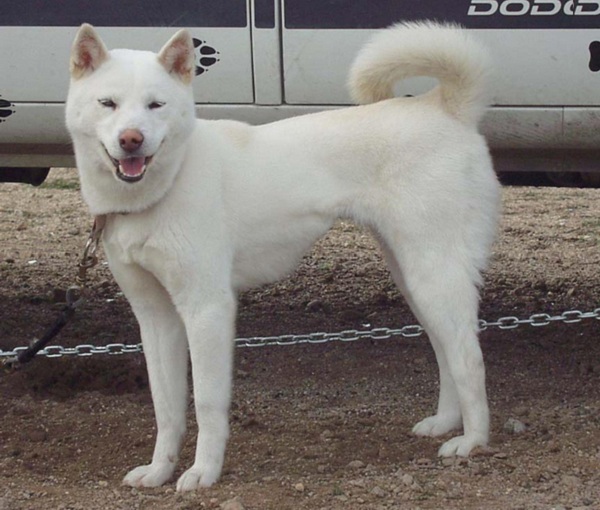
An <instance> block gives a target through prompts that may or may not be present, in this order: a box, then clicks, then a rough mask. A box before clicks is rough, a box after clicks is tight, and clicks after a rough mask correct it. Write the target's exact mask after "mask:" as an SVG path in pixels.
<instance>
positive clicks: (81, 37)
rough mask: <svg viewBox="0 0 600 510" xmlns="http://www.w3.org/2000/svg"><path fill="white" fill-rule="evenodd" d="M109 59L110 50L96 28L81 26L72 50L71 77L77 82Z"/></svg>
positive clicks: (86, 25)
mask: <svg viewBox="0 0 600 510" xmlns="http://www.w3.org/2000/svg"><path fill="white" fill-rule="evenodd" d="M108 58H109V55H108V50H107V49H106V46H104V43H103V42H102V39H100V37H99V36H98V34H97V33H96V31H95V30H94V27H93V26H92V25H88V24H87V23H84V24H83V25H81V27H80V28H79V30H78V32H77V35H76V36H75V40H74V41H73V48H72V50H71V65H70V69H71V76H72V77H73V78H74V79H76V80H77V79H79V78H81V77H83V76H85V75H86V74H89V73H91V72H93V71H95V70H96V69H98V67H100V66H101V65H102V63H103V62H105V61H106V60H108Z"/></svg>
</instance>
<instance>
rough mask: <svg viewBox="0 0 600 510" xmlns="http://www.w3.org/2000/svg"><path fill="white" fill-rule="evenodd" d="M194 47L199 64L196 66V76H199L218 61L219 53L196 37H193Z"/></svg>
mask: <svg viewBox="0 0 600 510" xmlns="http://www.w3.org/2000/svg"><path fill="white" fill-rule="evenodd" d="M194 48H196V53H197V54H198V55H199V61H198V63H199V64H200V65H197V66H196V76H199V75H201V74H202V73H204V72H206V71H208V68H209V67H211V66H213V65H215V64H216V63H217V62H218V61H219V55H220V53H219V52H218V51H217V50H215V49H214V48H213V47H212V46H209V45H208V44H206V41H201V40H200V39H196V38H194Z"/></svg>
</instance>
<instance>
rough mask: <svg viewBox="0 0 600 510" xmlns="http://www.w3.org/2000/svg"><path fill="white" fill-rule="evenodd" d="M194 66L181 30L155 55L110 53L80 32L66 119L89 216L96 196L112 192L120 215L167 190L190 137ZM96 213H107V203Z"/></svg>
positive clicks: (86, 30)
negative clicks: (142, 196)
mask: <svg viewBox="0 0 600 510" xmlns="http://www.w3.org/2000/svg"><path fill="white" fill-rule="evenodd" d="M194 68H195V63H194V45H193V41H192V38H191V36H190V34H189V33H188V32H187V31H186V30H180V31H179V32H177V33H176V34H175V35H174V36H173V37H172V38H171V39H170V40H169V41H168V42H167V43H166V44H165V45H164V47H163V48H162V49H161V51H160V52H159V53H158V54H156V53H151V52H147V51H135V50H112V51H110V52H109V51H108V50H107V49H106V46H105V45H104V43H103V42H102V40H101V39H100V37H99V36H98V34H97V33H96V31H95V30H94V28H93V27H92V26H90V25H87V24H86V25H82V26H81V28H80V29H79V31H78V32H77V35H76V37H75V41H74V43H73V48H72V52H71V62H70V70H71V85H70V88H69V94H68V98H67V104H66V120H67V127H68V129H69V132H70V133H71V137H72V139H73V144H74V147H75V154H76V157H77V164H78V167H79V170H80V174H81V178H82V190H83V193H84V197H85V198H86V199H87V201H88V204H89V205H90V206H91V207H92V209H93V210H94V212H96V213H98V211H97V209H98V207H97V206H98V205H99V204H97V203H96V202H97V201H98V200H96V198H94V197H95V195H98V194H99V193H101V194H103V195H104V201H105V202H113V201H114V200H113V199H114V198H115V197H114V194H115V193H117V194H119V195H120V199H121V200H125V203H122V204H121V207H120V208H119V209H121V210H123V211H129V210H136V209H139V208H141V207H142V205H143V204H137V203H135V202H137V201H136V200H135V195H140V196H141V195H142V194H143V195H144V198H143V201H146V202H148V203H146V204H145V205H150V203H151V202H152V201H153V197H152V195H153V194H154V193H153V192H152V190H155V193H158V192H159V188H161V186H162V187H164V185H167V186H168V185H170V182H172V180H173V178H174V175H173V173H176V171H177V166H178V164H177V163H178V162H180V161H181V159H180V158H178V157H177V156H176V153H177V151H178V150H179V152H181V150H180V149H181V146H182V145H183V144H184V143H185V141H186V140H187V138H188V136H189V135H190V133H191V132H192V131H193V122H194V101H193V96H192V87H191V82H192V78H193V77H194ZM91 181H93V182H91ZM91 186H93V187H94V188H95V189H94V190H91V189H89V188H90V187H91ZM86 188H87V189H86ZM134 190H135V191H134ZM142 190H143V193H142ZM123 194H126V196H122V195H123ZM93 196H94V197H93ZM111 196H112V199H111ZM154 201H155V200H154ZM91 202H93V203H91ZM101 208H104V209H106V211H103V212H114V211H110V210H109V209H113V206H112V205H109V204H108V203H107V204H106V205H105V206H104V207H101ZM117 210H118V209H117Z"/></svg>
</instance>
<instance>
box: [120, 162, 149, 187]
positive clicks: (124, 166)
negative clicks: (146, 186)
mask: <svg viewBox="0 0 600 510" xmlns="http://www.w3.org/2000/svg"><path fill="white" fill-rule="evenodd" d="M151 161H152V156H150V157H144V156H135V157H131V158H124V159H119V160H113V163H114V164H115V168H116V171H117V177H118V178H119V179H121V180H122V181H125V182H137V181H139V180H141V179H142V177H144V174H145V173H146V168H148V165H149V164H150V162H151Z"/></svg>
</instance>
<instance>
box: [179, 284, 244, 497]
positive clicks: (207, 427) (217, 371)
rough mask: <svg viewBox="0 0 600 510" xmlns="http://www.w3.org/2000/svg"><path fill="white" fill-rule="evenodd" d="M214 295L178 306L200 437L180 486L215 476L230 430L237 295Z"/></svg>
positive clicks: (182, 488) (212, 479)
mask: <svg viewBox="0 0 600 510" xmlns="http://www.w3.org/2000/svg"><path fill="white" fill-rule="evenodd" d="M219 294H220V296H219V297H216V295H219ZM213 296H215V297H212V298H211V300H210V302H209V303H205V304H203V305H201V306H199V307H197V308H194V307H193V306H188V305H186V306H184V307H183V308H182V309H181V310H180V312H181V315H182V317H183V318H184V322H185V325H186V329H187V334H188V342H189V349H190V356H191V361H192V375H193V381H194V383H193V384H194V403H195V408H196V420H197V424H198V439H197V444H196V457H195V460H194V464H193V465H192V467H191V468H190V469H188V470H187V471H186V472H185V473H184V474H183V475H181V477H180V478H179V480H178V482H177V490H178V491H190V490H195V489H197V488H199V487H208V486H210V485H212V484H213V483H214V482H216V481H217V479H218V478H219V475H220V474H221V469H222V467H223V459H224V456H225V445H226V442H227V438H228V436H229V416H228V415H229V404H230V400H231V383H232V381H231V380H232V364H233V344H234V328H235V310H236V305H235V298H234V296H233V295H231V296H224V293H217V292H215V293H213Z"/></svg>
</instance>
